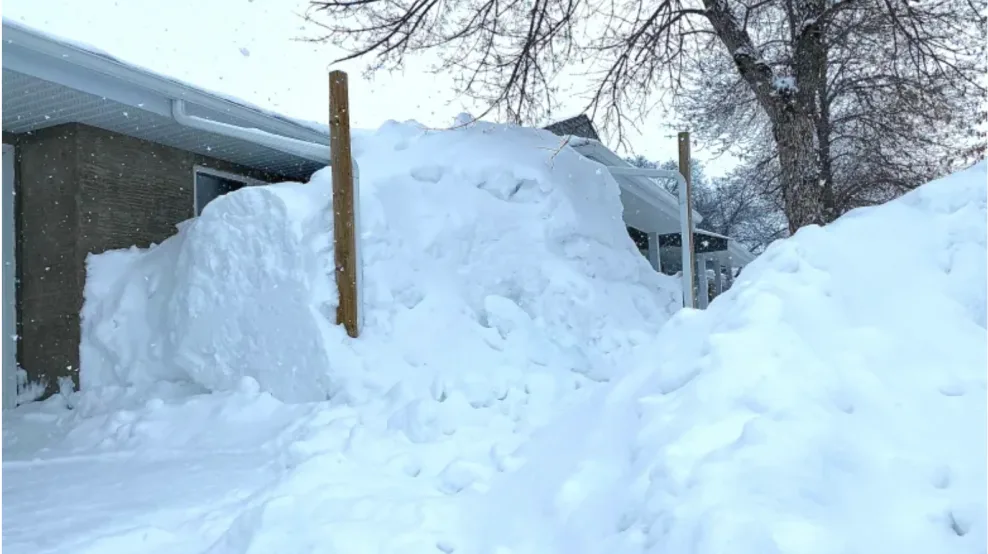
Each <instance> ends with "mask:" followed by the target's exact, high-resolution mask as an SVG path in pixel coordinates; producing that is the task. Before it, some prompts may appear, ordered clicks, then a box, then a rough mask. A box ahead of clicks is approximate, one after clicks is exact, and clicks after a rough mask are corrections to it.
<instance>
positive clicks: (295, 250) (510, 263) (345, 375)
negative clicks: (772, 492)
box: [81, 123, 680, 405]
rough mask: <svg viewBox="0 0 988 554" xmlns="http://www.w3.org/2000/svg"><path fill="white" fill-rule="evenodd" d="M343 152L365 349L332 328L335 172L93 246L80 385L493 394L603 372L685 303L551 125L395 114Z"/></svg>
mask: <svg viewBox="0 0 988 554" xmlns="http://www.w3.org/2000/svg"><path fill="white" fill-rule="evenodd" d="M354 152H355V154H354V155H355V158H356V160H357V162H358V163H359V166H360V175H361V184H360V187H361V190H360V204H361V219H362V220H361V222H360V225H361V229H360V233H361V248H362V256H363V261H364V264H365V269H364V284H363V296H364V303H363V305H364V310H365V312H364V314H365V315H364V327H363V336H362V338H361V340H360V341H357V342H354V341H351V340H349V339H348V338H346V337H345V335H344V334H343V333H342V331H341V328H339V327H335V326H334V325H332V324H333V322H334V321H335V309H336V291H335V282H334V280H333V251H332V243H331V238H332V237H331V230H332V227H333V223H332V208H331V206H330V201H331V195H332V188H331V180H330V174H329V171H328V170H326V171H323V172H320V173H318V174H317V175H315V176H314V177H313V179H312V182H310V183H308V184H304V185H302V184H291V183H288V184H281V185H275V186H268V187H259V188H248V189H242V190H240V191H237V192H235V193H232V194H229V195H227V196H225V197H221V198H219V199H217V200H216V201H214V202H212V203H211V204H209V205H208V206H207V207H206V209H205V210H204V212H203V214H202V216H201V217H199V218H198V219H196V220H193V221H190V222H187V223H186V224H184V225H183V226H182V230H181V231H180V232H179V233H178V235H177V236H175V237H173V238H171V239H169V240H168V241H166V242H164V243H163V244H161V245H160V246H157V247H155V248H152V249H150V250H149V251H139V250H136V249H135V250H132V251H123V252H120V251H118V252H110V253H106V254H101V255H97V256H92V257H91V258H90V260H89V275H88V279H87V286H86V291H85V298H86V301H85V306H84V308H83V341H82V349H81V353H82V360H81V366H82V385H83V388H84V389H86V388H96V387H101V386H107V385H117V386H119V385H136V386H139V387H145V386H149V385H151V384H153V383H155V382H157V381H161V380H169V381H191V382H194V383H197V384H200V385H202V386H203V387H205V388H206V389H208V390H213V391H218V390H232V389H235V388H236V387H237V386H238V383H239V381H240V378H241V377H244V376H249V377H252V378H254V379H256V380H257V381H258V383H259V384H260V386H261V388H262V389H263V390H267V391H270V392H271V393H272V394H274V395H275V396H276V397H278V398H281V399H283V400H286V401H314V400H324V399H326V398H329V397H333V396H337V395H343V396H344V397H350V396H357V397H359V398H364V397H367V396H368V395H371V396H374V395H380V394H383V393H384V392H386V391H387V390H388V389H389V388H390V387H391V386H393V385H394V384H395V383H396V382H397V381H398V380H400V381H401V382H402V383H403V385H405V386H407V387H412V388H418V389H420V390H422V389H424V388H429V389H432V393H433V394H434V395H436V396H441V395H443V392H442V389H443V388H444V387H453V388H456V389H459V390H461V391H463V392H464V394H466V395H467V397H468V401H469V402H471V403H474V404H483V405H487V404H490V403H491V402H492V401H493V400H494V398H495V397H497V396H498V395H503V394H504V392H505V390H506V387H509V386H510V385H511V383H512V382H515V381H518V380H520V379H524V378H527V377H525V376H526V375H528V374H531V373H552V374H556V375H565V374H567V373H570V372H571V371H572V372H576V373H577V374H582V375H587V376H589V377H590V378H592V379H597V380H600V379H605V378H607V377H609V376H610V375H612V374H613V372H614V368H615V365H616V364H618V363H620V359H621V356H620V354H621V353H623V352H626V351H627V350H628V349H629V347H632V346H634V345H635V344H639V343H641V342H644V341H646V340H648V339H649V338H650V337H651V336H654V334H655V333H656V332H657V330H658V329H659V327H660V326H661V324H662V323H664V322H665V321H666V320H667V319H668V317H669V315H670V314H671V313H672V312H673V311H674V310H675V309H676V308H677V307H678V306H679V305H680V301H679V292H678V290H679V289H678V286H677V284H676V282H675V281H674V280H673V279H670V278H667V277H665V276H662V275H657V274H656V273H655V272H653V271H652V270H651V268H650V267H649V265H648V263H647V262H646V261H645V260H644V259H643V258H642V256H641V255H640V254H639V253H638V251H637V250H636V249H635V247H634V245H633V243H632V241H631V239H630V238H629V236H628V234H627V232H626V230H625V227H624V225H623V223H622V219H621V204H620V201H619V197H618V188H617V184H616V183H615V182H614V180H613V179H612V178H611V177H610V175H609V174H607V173H606V171H602V170H600V166H598V165H597V164H595V163H593V162H591V161H589V160H586V159H585V158H582V157H581V156H580V155H579V154H577V153H576V152H574V151H572V150H571V149H569V148H568V147H562V140H561V139H560V138H559V137H556V136H555V135H552V134H551V133H549V132H546V131H539V130H534V129H522V128H511V127H506V126H499V125H491V124H483V123H480V124H474V125H470V126H467V127H464V128H460V129H457V130H453V131H447V132H432V131H426V130H425V129H423V128H421V127H420V126H418V125H415V124H397V123H392V124H388V125H385V126H384V127H382V128H381V129H380V130H379V131H378V132H377V133H375V134H371V135H358V136H357V137H355V146H354ZM382 368H386V369H382ZM492 379H493V380H496V381H500V383H498V384H492V383H493V381H492ZM570 381H571V382H572V378H570Z"/></svg>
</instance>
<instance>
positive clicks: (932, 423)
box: [468, 163, 988, 554]
mask: <svg viewBox="0 0 988 554" xmlns="http://www.w3.org/2000/svg"><path fill="white" fill-rule="evenodd" d="M986 263H988V262H986V165H985V164H984V163H981V164H979V165H977V166H975V167H973V168H971V169H968V170H966V171H963V172H960V173H957V174H955V175H952V176H950V177H948V178H945V179H942V180H939V181H936V182H933V183H930V184H927V185H925V186H924V187H922V188H920V189H919V190H917V191H914V192H912V193H910V194H908V195H906V196H905V197H903V198H901V199H899V200H896V201H894V202H891V203H889V204H887V205H883V206H879V207H875V208H869V209H862V210H857V211H855V212H852V213H850V214H848V215H847V216H845V217H843V218H841V219H840V220H839V221H837V222H836V223H834V224H832V225H830V226H827V227H826V228H818V227H810V228H805V229H803V230H801V231H800V232H799V233H797V234H796V235H795V237H793V238H792V239H789V240H785V241H781V242H778V243H776V244H774V245H773V246H772V247H771V248H769V250H768V251H767V252H766V253H765V254H764V255H763V256H761V257H760V258H759V259H758V260H756V262H754V263H753V264H751V265H750V266H749V267H748V268H746V270H745V272H744V273H743V274H742V277H741V278H740V279H739V281H738V282H737V283H736V284H735V286H734V287H733V288H732V289H731V290H730V291H728V292H727V293H725V294H724V295H722V296H721V297H719V298H717V299H716V301H714V302H713V303H712V304H711V306H710V308H709V309H708V310H707V311H705V312H697V311H692V310H685V311H683V312H681V313H680V314H678V315H677V316H675V317H674V318H673V319H672V320H671V321H670V322H669V324H668V325H667V326H666V327H665V328H664V329H663V331H662V333H661V334H660V336H659V338H658V340H657V341H656V343H655V344H654V346H653V347H651V348H650V349H645V350H646V351H645V352H643V354H642V359H641V361H640V363H638V364H637V366H638V369H637V370H635V371H633V372H631V373H630V374H629V375H628V376H627V377H625V378H623V379H621V380H620V381H618V382H617V383H616V384H615V385H614V386H613V387H608V390H606V391H601V393H600V394H598V395H597V397H596V399H595V400H594V401H593V402H591V403H589V404H588V405H583V406H578V407H576V408H574V409H573V410H572V412H571V413H569V414H562V415H560V416H559V418H558V423H557V424H555V425H554V426H551V427H549V428H546V429H544V430H543V431H542V432H541V433H540V435H536V436H535V437H534V438H533V439H532V441H531V442H530V444H529V446H528V447H526V448H525V449H524V450H523V453H522V454H521V455H522V456H523V457H524V458H526V460H527V462H526V465H525V466H524V467H523V468H522V469H521V470H519V471H518V472H517V473H514V474H509V475H503V476H500V478H499V479H495V480H494V481H493V482H492V483H491V487H492V490H493V491H494V492H492V493H491V494H490V495H487V496H485V497H477V498H475V499H474V501H473V503H472V504H471V505H470V507H469V508H468V509H469V510H475V514H476V518H475V519H474V518H471V520H472V521H476V523H475V528H474V529H473V531H472V532H473V533H476V536H477V537H478V539H477V540H478V542H479V543H481V544H484V543H487V544H492V545H501V546H503V547H507V548H509V549H510V550H505V551H511V552H559V553H566V554H577V553H581V552H586V553H596V552H636V553H637V552H650V553H651V552H654V553H667V552H675V553H677V554H689V553H695V554H708V553H709V554H715V553H717V554H719V553H723V552H733V553H737V554H747V553H751V554H768V553H786V554H804V553H805V554H810V553H813V554H817V553H819V554H824V553H828V554H830V553H836V552H842V553H862V554H863V553H870V552H896V553H900V554H906V553H916V554H925V553H930V552H955V553H961V552H970V553H972V554H973V553H983V552H984V551H985V548H986V529H985V522H986V508H985V490H986V485H988V483H986V475H985V474H986V470H985V467H986V419H988V414H986V400H985V396H986V375H985V368H986V367H988V359H986V350H988V343H986V330H985V319H986V317H985V304H986V298H985V291H986V285H988V277H986ZM889 276H895V278H894V279H890V278H889ZM649 350H650V351H649Z"/></svg>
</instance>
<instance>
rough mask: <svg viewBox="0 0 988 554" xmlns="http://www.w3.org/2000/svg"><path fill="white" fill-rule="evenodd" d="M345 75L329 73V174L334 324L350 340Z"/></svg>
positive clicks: (352, 252)
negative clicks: (336, 298)
mask: <svg viewBox="0 0 988 554" xmlns="http://www.w3.org/2000/svg"><path fill="white" fill-rule="evenodd" d="M348 95H349V91H348V86H347V75H346V73H345V72H343V71H332V72H330V74H329V150H330V163H331V164H332V175H333V252H334V254H335V258H336V259H335V261H336V290H337V291H338V294H339V305H338V306H337V307H336V323H337V324H341V323H342V324H343V327H344V328H346V332H347V334H348V335H350V336H351V337H355V338H356V337H357V336H358V334H359V333H360V330H359V328H358V326H359V321H360V320H359V314H358V312H357V310H358V305H357V304H358V302H359V298H358V292H357V287H358V273H357V272H358V267H357V261H358V260H357V225H356V222H355V209H354V207H355V205H356V190H355V187H354V182H353V159H352V158H351V151H350V100H349V96H348Z"/></svg>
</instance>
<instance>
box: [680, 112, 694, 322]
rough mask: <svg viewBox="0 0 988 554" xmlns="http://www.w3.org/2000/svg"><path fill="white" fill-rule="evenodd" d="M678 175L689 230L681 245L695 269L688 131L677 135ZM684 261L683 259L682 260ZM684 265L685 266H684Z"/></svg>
mask: <svg viewBox="0 0 988 554" xmlns="http://www.w3.org/2000/svg"><path fill="white" fill-rule="evenodd" d="M679 173H680V174H682V176H683V179H684V180H685V181H686V223H687V226H686V228H687V229H689V230H690V232H689V236H688V237H687V239H688V241H687V242H688V243H689V244H683V246H682V247H683V248H687V249H688V252H689V260H690V263H689V267H690V268H695V267H696V248H695V247H694V245H693V239H694V235H695V233H696V230H695V228H694V227H693V179H692V177H690V174H691V172H690V134H689V132H688V131H684V132H681V133H679ZM683 259H684V260H685V259H686V258H685V257H684V258H683ZM684 265H685V264H684ZM683 271H686V267H683ZM696 280H697V279H696V276H694V277H693V279H692V281H693V284H692V287H693V290H694V293H693V294H692V295H690V296H692V298H693V305H692V306H687V307H688V308H696V292H695V291H696Z"/></svg>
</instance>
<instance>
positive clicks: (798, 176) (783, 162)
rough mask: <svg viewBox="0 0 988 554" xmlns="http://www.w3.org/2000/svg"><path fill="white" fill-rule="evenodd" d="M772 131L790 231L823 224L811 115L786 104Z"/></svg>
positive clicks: (820, 188)
mask: <svg viewBox="0 0 988 554" xmlns="http://www.w3.org/2000/svg"><path fill="white" fill-rule="evenodd" d="M772 131H773V133H774V135H775V142H776V144H777V145H778V148H779V166H780V168H781V169H782V200H783V208H784V209H785V212H786V218H787V219H788V220H789V233H790V234H792V233H795V232H796V231H797V230H798V229H799V228H800V227H803V226H805V225H823V224H824V223H825V220H824V217H823V209H822V207H823V198H822V196H823V195H822V192H823V187H821V186H820V175H819V165H818V160H817V152H816V145H815V144H814V143H815V141H814V137H815V135H816V133H815V129H814V125H813V118H812V116H810V115H809V114H807V113H805V112H801V110H798V109H797V108H796V106H795V105H794V104H789V105H787V106H785V107H784V108H783V109H782V110H780V111H779V112H778V117H777V118H776V120H775V121H774V122H773V125H772Z"/></svg>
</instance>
